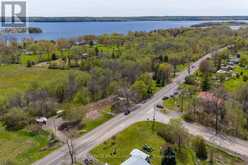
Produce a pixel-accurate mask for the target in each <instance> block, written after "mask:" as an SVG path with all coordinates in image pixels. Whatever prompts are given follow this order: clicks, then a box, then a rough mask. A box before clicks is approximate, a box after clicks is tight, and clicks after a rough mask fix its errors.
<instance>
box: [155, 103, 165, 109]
mask: <svg viewBox="0 0 248 165" xmlns="http://www.w3.org/2000/svg"><path fill="white" fill-rule="evenodd" d="M156 107H157V108H159V109H164V105H163V104H157V105H156Z"/></svg>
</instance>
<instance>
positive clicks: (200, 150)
mask: <svg viewBox="0 0 248 165" xmlns="http://www.w3.org/2000/svg"><path fill="white" fill-rule="evenodd" d="M193 146H194V150H195V153H196V156H197V157H198V158H199V159H201V160H206V159H207V158H208V153H207V148H206V144H205V141H204V140H203V139H202V138H201V137H196V138H195V139H194V140H193Z"/></svg>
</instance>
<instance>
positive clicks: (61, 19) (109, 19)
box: [0, 16, 248, 22]
mask: <svg viewBox="0 0 248 165" xmlns="http://www.w3.org/2000/svg"><path fill="white" fill-rule="evenodd" d="M0 18H1V17H0ZM27 20H28V22H131V21H231V20H232V21H239V20H248V16H144V17H28V18H27ZM0 21H2V18H1V19H0Z"/></svg>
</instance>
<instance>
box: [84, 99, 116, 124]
mask: <svg viewBox="0 0 248 165" xmlns="http://www.w3.org/2000/svg"><path fill="white" fill-rule="evenodd" d="M113 98H114V97H113V96H111V97H108V98H106V99H103V100H99V101H97V102H95V103H91V104H88V105H86V106H85V107H84V109H86V110H87V113H86V118H87V119H91V120H95V119H97V118H99V117H100V116H101V112H102V111H104V110H105V109H106V108H107V107H108V106H110V105H111V104H112V102H113Z"/></svg>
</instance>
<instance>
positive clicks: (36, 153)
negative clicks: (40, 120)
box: [0, 125, 55, 165]
mask: <svg viewBox="0 0 248 165" xmlns="http://www.w3.org/2000/svg"><path fill="white" fill-rule="evenodd" d="M47 145H48V134H46V133H41V134H39V135H31V134H29V133H28V132H26V131H24V130H21V131H17V132H9V131H6V130H5V128H4V127H3V126H2V125H0V148H1V150H0V164H5V163H6V161H7V160H8V161H11V162H13V164H15V165H28V164H31V163H32V162H34V161H35V160H38V159H40V158H42V157H44V156H45V155H47V154H48V153H49V152H51V151H52V150H54V149H55V148H50V149H44V148H45V147H46V146H47Z"/></svg>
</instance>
